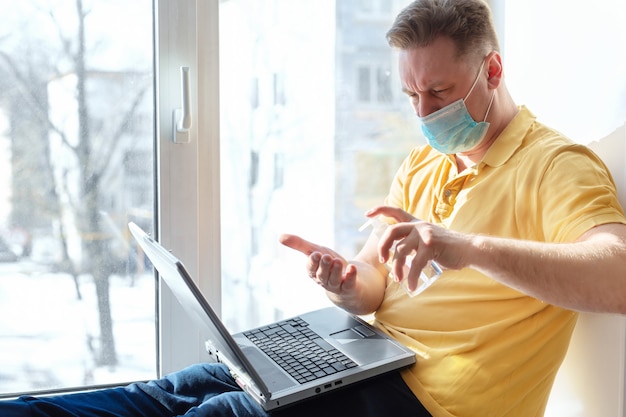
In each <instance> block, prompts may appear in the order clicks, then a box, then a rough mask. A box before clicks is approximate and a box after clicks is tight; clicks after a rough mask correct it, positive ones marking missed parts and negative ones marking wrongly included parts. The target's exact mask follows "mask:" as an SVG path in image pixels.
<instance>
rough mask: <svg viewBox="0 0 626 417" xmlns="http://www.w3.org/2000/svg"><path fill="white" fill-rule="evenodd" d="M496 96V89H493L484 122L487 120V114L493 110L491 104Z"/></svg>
mask: <svg viewBox="0 0 626 417" xmlns="http://www.w3.org/2000/svg"><path fill="white" fill-rule="evenodd" d="M495 96H496V90H493V93H491V100H489V106H487V111H486V112H485V118H484V119H483V122H486V121H487V116H488V115H489V111H490V110H491V105H492V104H493V98H494V97H495Z"/></svg>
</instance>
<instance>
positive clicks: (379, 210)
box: [365, 206, 416, 223]
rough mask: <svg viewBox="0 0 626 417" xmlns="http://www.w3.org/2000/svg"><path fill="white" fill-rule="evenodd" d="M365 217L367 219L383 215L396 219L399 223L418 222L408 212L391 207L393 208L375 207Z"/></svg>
mask: <svg viewBox="0 0 626 417" xmlns="http://www.w3.org/2000/svg"><path fill="white" fill-rule="evenodd" d="M365 215H366V216H367V217H374V216H378V215H383V216H386V217H391V218H392V219H394V220H395V221H397V222H398V223H403V222H412V221H414V220H416V219H415V217H413V216H412V215H410V214H409V213H407V212H406V211H404V210H402V209H400V208H397V207H391V206H377V207H374V208H372V209H370V210H369V211H367V212H366V213H365Z"/></svg>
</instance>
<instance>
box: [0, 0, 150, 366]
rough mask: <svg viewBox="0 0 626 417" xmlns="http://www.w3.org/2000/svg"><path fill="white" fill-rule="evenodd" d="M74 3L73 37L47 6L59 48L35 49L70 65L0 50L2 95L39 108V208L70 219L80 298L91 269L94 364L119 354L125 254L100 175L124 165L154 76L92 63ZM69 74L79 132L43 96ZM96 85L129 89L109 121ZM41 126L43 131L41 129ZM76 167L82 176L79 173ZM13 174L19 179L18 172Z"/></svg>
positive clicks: (69, 267) (64, 227)
mask: <svg viewBox="0 0 626 417" xmlns="http://www.w3.org/2000/svg"><path fill="white" fill-rule="evenodd" d="M75 5H76V9H75V11H76V16H77V19H76V21H77V30H76V32H75V33H73V34H71V35H67V34H66V32H67V30H66V28H62V27H61V23H60V22H58V21H57V20H56V18H55V15H54V13H53V11H51V10H49V11H46V13H47V14H48V16H49V18H50V20H51V21H52V22H53V23H54V24H55V26H56V27H57V33H58V45H59V49H58V51H55V52H51V51H44V50H43V48H42V50H38V51H37V54H44V53H45V52H49V53H50V55H51V56H52V55H53V54H57V56H62V57H63V58H64V60H65V62H69V68H68V69H66V70H65V71H63V72H62V71H60V70H59V69H58V68H56V67H55V65H53V61H54V57H52V58H48V59H43V61H44V62H45V66H44V67H45V68H42V66H39V67H35V65H36V64H35V62H33V61H29V60H24V59H23V54H21V52H23V50H21V51H20V55H19V56H18V55H17V54H15V55H12V54H9V53H6V52H0V58H1V61H0V62H3V63H4V64H5V65H4V67H5V72H6V74H7V75H8V76H9V77H10V79H11V82H13V83H15V85H17V86H18V88H14V89H13V90H14V93H15V94H13V95H11V96H10V98H8V99H7V98H5V100H9V101H12V103H16V102H18V101H19V102H23V103H28V105H29V108H30V109H31V110H32V113H33V114H34V116H33V117H34V118H33V120H34V122H33V123H37V124H38V126H39V128H38V132H39V134H38V135H34V136H33V137H31V138H30V140H31V141H32V142H33V143H38V144H40V145H41V146H39V145H38V146H37V148H36V149H38V150H41V151H42V152H44V153H45V155H46V157H45V159H44V160H43V161H41V162H39V163H37V164H36V165H37V167H38V169H44V170H45V173H44V174H43V176H44V177H45V178H46V181H52V182H51V183H46V184H42V185H41V186H42V187H43V188H44V189H45V190H46V191H45V195H46V196H47V197H48V198H47V199H46V200H45V201H41V204H42V210H50V211H51V214H50V215H51V217H56V218H58V219H65V220H62V221H61V222H59V226H60V228H61V229H60V231H61V233H60V234H61V239H62V242H63V245H62V247H63V261H62V265H61V267H62V268H63V269H64V270H65V271H66V272H68V273H69V274H71V275H72V277H73V278H74V282H75V284H76V290H77V295H78V297H80V296H81V293H80V288H79V286H78V279H77V277H78V275H79V273H81V272H87V273H89V274H91V276H92V278H93V281H94V284H95V289H96V296H97V303H98V315H99V330H100V343H99V345H98V346H97V347H94V346H93V345H92V346H91V347H93V352H94V360H95V363H96V364H97V365H115V364H116V363H117V353H116V347H115V338H114V334H113V322H112V314H111V303H110V298H109V294H110V287H109V279H110V276H111V275H112V274H113V273H116V272H119V271H120V268H119V265H118V264H119V262H120V260H119V257H117V256H116V255H115V254H114V253H113V251H112V249H111V244H110V240H111V239H112V237H111V233H109V232H108V231H107V225H106V224H104V222H102V216H101V210H102V208H101V207H102V202H103V200H104V199H105V198H106V197H110V196H109V195H107V194H108V193H110V192H111V191H112V190H110V189H107V187H106V185H104V184H103V181H105V178H106V175H107V173H110V172H111V171H115V170H119V169H120V166H119V164H120V163H121V162H120V160H121V159H120V157H119V152H120V151H119V145H120V143H121V141H122V138H123V137H124V132H126V131H127V130H128V126H129V123H130V122H131V120H132V119H133V117H135V116H136V115H137V112H138V109H139V108H140V105H141V104H142V103H143V102H144V101H145V98H146V95H147V94H148V93H149V92H150V91H151V80H150V78H149V77H139V79H140V82H136V80H137V78H138V77H134V78H133V82H128V78H129V77H130V75H131V74H129V73H111V72H104V71H97V70H95V69H90V68H89V67H88V65H89V59H88V58H89V50H88V49H87V42H86V25H85V22H86V18H87V16H88V14H89V11H88V10H85V9H84V4H83V0H76V2H75ZM0 41H1V39H0ZM39 64H40V63H39ZM69 75H71V76H72V79H73V80H75V83H74V88H75V92H74V94H73V97H74V100H75V105H74V106H73V107H74V108H75V111H76V115H75V119H76V120H77V123H76V126H75V127H74V128H75V131H68V130H67V129H68V127H67V126H64V125H61V124H57V120H55V118H54V117H52V116H51V115H50V111H49V104H48V101H49V99H50V98H49V96H48V94H41V90H42V89H43V90H46V88H45V87H46V86H47V85H50V83H54V82H57V81H58V80H61V79H63V78H64V77H67V76H69ZM98 83H100V84H102V83H115V84H116V85H118V86H121V87H118V90H120V91H121V94H124V97H123V98H122V99H119V98H118V99H117V101H116V102H114V103H111V104H110V106H109V107H110V108H115V111H114V112H113V111H111V112H109V113H108V115H109V116H110V117H108V118H106V120H101V119H102V114H101V112H100V113H99V114H98V116H94V114H93V112H92V110H91V107H92V105H93V103H94V102H96V101H97V100H99V99H101V98H100V97H97V96H94V95H96V94H98V91H99V90H102V89H103V88H100V89H98V88H97V86H98ZM1 104H3V105H4V106H5V107H8V111H9V112H11V111H12V108H11V106H9V105H8V103H1ZM13 110H15V109H13ZM105 116H107V114H105ZM98 117H100V119H98ZM41 132H45V133H44V134H43V135H42V134H41ZM14 133H16V132H14ZM31 133H32V132H31ZM50 136H54V137H56V138H57V139H58V141H57V142H58V143H60V145H57V147H62V148H63V152H64V153H65V154H66V155H70V156H71V157H70V158H55V157H53V156H51V155H53V153H54V150H53V149H51V145H50V143H49V140H48V138H49V137H50ZM30 157H31V158H32V157H33V155H32V154H31V155H30ZM13 163H14V168H15V167H16V165H15V164H19V163H20V162H19V161H16V160H15V158H14V161H13ZM14 172H15V170H14ZM75 173H77V175H74V174H75ZM39 174H41V173H39ZM16 175H17V176H18V177H19V173H16ZM50 200H51V201H52V203H50ZM35 201H36V200H35ZM67 219H73V220H71V221H70V223H72V224H68V220H67ZM70 229H74V230H76V231H77V233H76V235H77V236H75V237H76V238H78V239H79V241H80V247H81V248H82V250H81V254H82V255H81V256H80V257H78V258H76V257H72V256H70V253H69V250H68V241H67V239H68V238H69V235H70V234H71V233H70Z"/></svg>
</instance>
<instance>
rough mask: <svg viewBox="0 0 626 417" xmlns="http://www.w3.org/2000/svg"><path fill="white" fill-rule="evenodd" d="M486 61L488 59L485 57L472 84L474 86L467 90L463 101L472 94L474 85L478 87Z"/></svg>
mask: <svg viewBox="0 0 626 417" xmlns="http://www.w3.org/2000/svg"><path fill="white" fill-rule="evenodd" d="M485 61H486V59H483V62H482V64H480V69H479V70H478V74H476V79H475V80H474V84H472V86H471V87H470V89H469V91H468V92H467V94H466V95H465V98H464V99H463V101H466V100H467V98H468V97H469V96H470V94H472V91H474V87H476V84H478V79H479V78H480V73H481V72H483V68H484V67H485Z"/></svg>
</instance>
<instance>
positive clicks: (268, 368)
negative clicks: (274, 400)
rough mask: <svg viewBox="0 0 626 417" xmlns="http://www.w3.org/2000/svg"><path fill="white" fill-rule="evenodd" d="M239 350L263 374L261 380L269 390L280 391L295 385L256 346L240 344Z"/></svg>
mask: <svg viewBox="0 0 626 417" xmlns="http://www.w3.org/2000/svg"><path fill="white" fill-rule="evenodd" d="M241 350H242V352H243V354H244V355H246V357H247V358H248V360H249V361H250V363H251V364H252V366H254V368H255V369H256V370H257V372H259V374H261V375H263V381H264V382H265V384H266V385H267V387H268V388H269V390H270V391H271V392H276V391H280V390H283V389H286V388H289V387H293V386H294V385H295V383H294V382H293V381H292V380H291V379H290V378H289V377H288V376H287V375H285V374H284V373H283V371H282V370H280V369H279V368H278V367H277V366H276V364H275V363H274V362H272V360H271V359H270V358H268V357H267V356H265V355H264V354H263V353H262V352H261V351H260V350H259V349H258V348H256V347H253V346H241Z"/></svg>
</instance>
